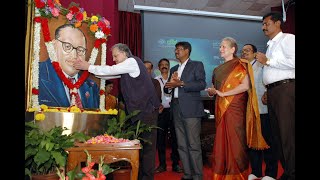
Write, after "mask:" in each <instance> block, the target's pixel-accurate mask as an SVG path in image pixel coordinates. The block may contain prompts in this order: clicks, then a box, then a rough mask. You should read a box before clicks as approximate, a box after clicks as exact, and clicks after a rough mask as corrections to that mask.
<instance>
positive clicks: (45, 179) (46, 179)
mask: <svg viewBox="0 0 320 180" xmlns="http://www.w3.org/2000/svg"><path fill="white" fill-rule="evenodd" d="M31 180H59V176H58V175H57V174H56V173H50V174H39V175H32V176H31Z"/></svg>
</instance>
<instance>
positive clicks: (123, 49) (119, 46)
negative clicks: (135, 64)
mask: <svg viewBox="0 0 320 180" xmlns="http://www.w3.org/2000/svg"><path fill="white" fill-rule="evenodd" d="M114 48H117V49H118V50H119V51H121V52H125V53H126V56H127V57H132V53H131V51H130V49H129V47H128V46H127V45H126V44H122V43H118V44H115V45H113V46H112V47H111V51H112V50H113V49H114Z"/></svg>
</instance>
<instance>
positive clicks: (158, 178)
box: [154, 148, 283, 180]
mask: <svg viewBox="0 0 320 180" xmlns="http://www.w3.org/2000/svg"><path fill="white" fill-rule="evenodd" d="M170 152H171V151H170V149H169V148H167V156H166V157H167V171H165V172H162V173H157V174H155V176H154V180H180V179H181V177H182V176H183V173H176V172H173V171H172V167H171V164H172V162H171V159H170ZM158 165H159V161H158V153H157V155H156V167H158ZM264 169H265V165H263V170H264ZM282 173H283V169H282V166H281V164H280V162H279V168H278V177H277V178H279V177H280V176H281V174H282ZM203 180H212V172H211V167H209V165H208V164H204V165H203Z"/></svg>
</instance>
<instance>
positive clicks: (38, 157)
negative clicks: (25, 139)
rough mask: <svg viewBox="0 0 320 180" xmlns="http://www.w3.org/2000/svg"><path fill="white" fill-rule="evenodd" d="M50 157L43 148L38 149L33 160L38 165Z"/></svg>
mask: <svg viewBox="0 0 320 180" xmlns="http://www.w3.org/2000/svg"><path fill="white" fill-rule="evenodd" d="M49 159H50V153H49V152H47V151H46V150H44V149H40V150H39V152H38V153H37V154H36V155H35V157H34V161H35V163H36V164H37V165H38V166H39V165H41V164H43V163H44V162H46V161H48V160H49Z"/></svg>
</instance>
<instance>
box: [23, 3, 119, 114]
mask: <svg viewBox="0 0 320 180" xmlns="http://www.w3.org/2000/svg"><path fill="white" fill-rule="evenodd" d="M49 3H51V4H49ZM49 3H48V2H42V1H37V0H28V12H27V20H26V21H27V27H26V41H25V85H26V86H25V87H26V88H25V100H26V101H25V107H26V111H27V112H79V113H98V114H117V110H108V111H107V110H106V109H105V93H104V92H105V80H103V79H99V78H97V77H95V76H94V75H92V74H90V73H88V72H87V71H86V72H85V71H83V72H84V73H82V75H83V74H85V73H86V74H87V75H88V77H87V76H85V77H87V78H90V79H91V80H93V82H95V83H96V84H97V85H98V88H99V91H98V94H97V96H99V108H85V109H80V108H78V107H77V106H76V104H75V102H74V99H75V98H74V97H73V94H72V98H73V99H72V100H71V102H70V106H69V107H56V106H48V105H46V104H40V103H39V99H38V95H39V78H40V73H39V63H40V62H44V61H45V60H47V59H49V60H51V62H52V65H53V66H54V65H58V66H54V69H55V71H57V70H56V69H57V67H59V62H58V61H57V56H56V54H55V51H54V47H53V43H52V40H53V39H54V34H55V30H56V29H57V27H59V26H61V25H64V24H72V25H73V26H74V27H75V28H79V29H80V31H82V32H83V34H84V35H85V38H86V49H87V51H86V54H85V59H86V60H87V61H88V62H89V63H90V64H95V65H105V64H106V52H107V45H106V42H107V39H108V37H109V36H110V35H111V34H110V33H111V31H110V22H109V21H108V20H107V19H106V18H104V17H101V16H100V15H92V16H91V17H87V14H86V12H85V10H84V9H83V8H81V7H80V6H79V4H76V3H74V2H72V3H71V4H70V5H69V7H68V8H65V7H62V5H61V4H60V3H59V2H58V1H50V2H49ZM58 69H59V68H58ZM60 69H61V68H60ZM57 74H59V73H58V72H57ZM60 74H62V73H60ZM82 75H81V76H82ZM59 77H60V80H61V81H62V82H63V83H65V80H64V79H65V78H62V77H61V75H59ZM79 79H81V77H80V78H79ZM79 81H80V80H79ZM72 88H73V89H72V90H75V91H77V88H79V86H72Z"/></svg>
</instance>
